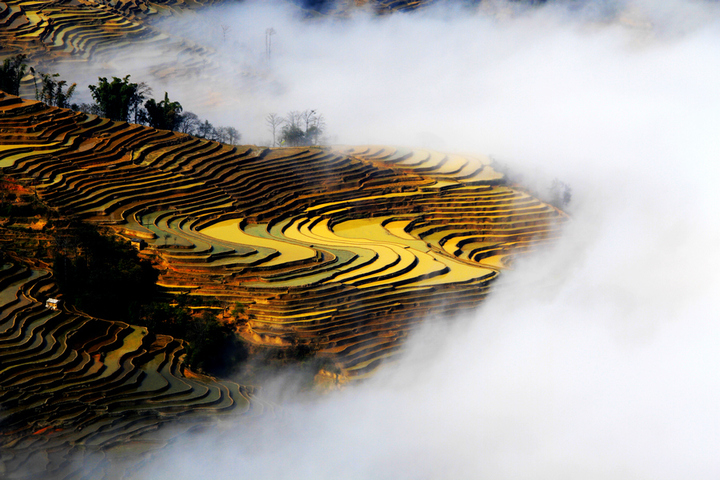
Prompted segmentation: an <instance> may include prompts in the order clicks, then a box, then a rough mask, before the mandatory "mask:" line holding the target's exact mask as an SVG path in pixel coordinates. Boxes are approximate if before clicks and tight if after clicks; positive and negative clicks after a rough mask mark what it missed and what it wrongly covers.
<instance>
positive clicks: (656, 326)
mask: <svg viewBox="0 0 720 480" xmlns="http://www.w3.org/2000/svg"><path fill="white" fill-rule="evenodd" d="M579 3H582V2H567V3H551V4H548V5H545V6H543V7H539V8H532V9H529V8H525V7H521V6H517V5H514V4H512V5H511V4H503V3H500V2H494V3H491V2H483V4H482V5H481V7H479V8H473V9H469V8H468V7H459V6H456V5H442V6H437V7H435V8H432V9H428V10H424V11H422V12H418V13H413V14H398V15H391V16H386V17H382V18H373V17H372V16H371V15H369V14H367V13H362V12H360V13H358V14H356V15H354V16H352V17H350V18H346V19H342V20H331V19H312V20H308V19H302V18H300V17H299V16H298V15H297V11H296V10H294V9H292V8H289V7H287V6H280V5H272V4H266V3H263V4H258V3H243V4H241V5H236V6H228V7H222V8H218V9H214V10H206V11H200V12H197V13H194V14H192V15H188V17H187V18H184V19H180V20H178V19H171V20H170V19H168V20H164V21H163V22H177V23H176V26H175V27H174V28H176V29H177V31H178V32H179V33H180V32H182V33H183V35H187V36H189V37H193V38H195V40H196V41H197V42H198V43H201V44H203V43H204V44H211V45H213V46H214V47H215V48H216V49H217V55H216V57H215V62H216V64H217V65H216V66H215V67H213V68H209V69H208V70H207V71H206V72H204V73H203V74H201V75H200V76H199V77H198V78H189V79H181V78H172V76H170V77H167V78H166V79H165V83H163V82H162V81H158V83H155V81H154V80H152V79H147V81H148V83H151V85H153V86H154V88H155V89H156V91H157V92H159V91H161V90H168V91H169V92H170V96H171V97H172V98H174V99H179V100H181V102H182V104H183V106H185V108H186V110H192V111H194V112H196V113H198V114H200V115H201V116H204V117H206V118H210V119H211V120H212V121H213V122H217V123H219V124H225V125H234V126H236V127H237V128H238V129H239V130H240V131H241V132H242V133H243V136H244V137H243V141H244V142H248V143H263V142H267V139H268V138H269V133H268V131H267V128H266V126H265V124H264V117H265V116H266V115H267V114H268V113H271V112H277V113H280V114H284V113H286V112H287V111H290V110H304V109H315V110H317V111H318V112H321V113H322V114H323V115H324V117H325V120H326V122H327V125H328V129H327V133H328V134H329V135H330V136H331V138H332V140H333V141H334V142H337V143H348V144H363V143H389V144H394V145H397V144H401V145H410V146H427V147H435V148H439V149H444V150H449V151H471V152H478V153H489V154H492V155H493V156H494V157H495V158H496V159H498V160H501V161H502V162H504V163H506V164H509V165H512V168H513V169H514V170H515V171H517V172H521V173H522V174H523V175H524V179H523V180H524V181H526V182H530V183H533V182H535V181H537V182H538V185H540V187H538V188H542V185H544V184H546V181H547V179H552V178H555V177H558V178H560V179H562V180H564V181H565V182H566V183H568V184H570V185H571V187H572V189H573V199H572V203H571V205H570V212H571V213H572V216H573V220H572V222H571V223H570V225H569V226H568V227H567V228H566V231H565V235H564V237H563V238H562V240H561V241H560V242H559V243H558V244H557V245H555V246H554V247H553V248H552V249H551V250H545V251H542V252H538V253H537V254H536V255H534V256H533V257H532V258H529V259H526V260H524V261H522V262H520V263H518V264H517V265H516V268H515V269H514V271H512V272H509V273H506V274H504V275H503V282H502V286H501V287H499V288H498V289H497V291H496V292H495V293H494V294H493V295H491V296H490V298H489V299H488V300H487V302H486V303H485V304H484V305H483V306H482V308H480V309H479V310H478V311H477V312H475V313H474V314H473V315H471V316H469V318H465V319H461V320H460V321H458V322H456V323H453V324H452V325H448V324H447V323H446V322H444V321H443V319H428V327H427V328H426V329H425V330H424V331H422V332H418V334H417V335H416V336H415V337H414V338H413V339H412V341H411V342H410V345H409V347H408V350H409V351H408V353H407V355H405V357H403V360H401V361H400V362H399V363H398V364H396V365H393V366H388V367H387V368H385V369H384V370H382V371H381V372H380V373H379V375H378V376H377V377H375V378H373V379H370V380H368V381H366V382H363V383H361V384H358V385H356V386H353V387H350V388H348V389H347V390H346V391H343V392H341V393H338V394H333V395H329V396H326V397H324V398H323V399H321V400H320V401H318V402H314V403H312V404H306V403H301V402H298V403H295V402H293V401H292V400H289V401H287V402H286V403H285V404H284V405H283V414H282V415H281V416H280V419H272V418H266V419H259V420H258V421H257V422H256V423H254V424H252V425H250V426H248V425H247V424H232V423H226V424H223V425H222V426H221V428H219V429H218V430H219V431H218V432H212V433H207V434H198V435H195V436H191V437H188V438H187V439H186V443H185V444H182V445H177V446H176V447H175V448H170V449H168V450H167V451H165V452H163V453H162V454H161V455H160V456H158V458H157V459H156V460H155V462H154V463H153V464H152V465H151V468H150V469H149V471H147V472H144V473H143V476H142V477H141V478H147V479H175V480H178V479H195V478H205V479H223V480H224V479H230V478H238V477H250V478H274V479H284V478H303V479H330V478H348V479H369V478H373V479H385V478H386V479H441V478H462V479H471V478H472V479H478V478H483V479H559V478H573V479H576V478H582V479H631V478H632V479H653V480H657V479H680V478H690V479H716V478H718V475H720V456H718V452H719V451H720V407H719V406H718V398H720V373H718V365H720V350H718V348H717V347H718V345H720V321H719V319H720V308H719V307H718V302H717V300H716V296H717V294H718V292H720V275H719V274H718V272H719V271H720V270H719V269H720V251H719V249H718V245H720V222H719V221H718V218H720V216H719V214H720V208H719V207H720V198H719V193H718V191H719V190H718V185H719V184H720V163H719V162H718V159H720V135H719V134H718V132H720V89H718V87H717V79H718V78H720V11H719V8H718V5H717V3H715V2H690V1H687V2H681V1H677V2H662V4H661V5H660V4H658V2H650V1H647V2H622V1H617V2H610V1H608V2H585V3H582V5H578V4H579ZM218 23H222V24H225V25H228V26H229V27H230V28H229V30H228V31H227V34H226V38H225V39H224V40H223V38H222V33H221V31H220V29H219V28H218V27H217V24H218ZM168 25H169V24H168V23H164V24H163V28H168ZM270 27H272V28H273V29H274V30H275V32H276V34H275V35H273V37H272V41H273V47H272V53H271V58H270V59H268V58H267V55H266V51H265V43H264V42H265V31H266V29H267V28H270ZM106 67H108V68H115V67H117V68H118V70H117V73H116V74H117V75H120V74H126V73H132V74H133V78H134V79H141V78H142V77H141V75H142V72H143V69H144V68H146V67H149V66H147V65H142V64H137V65H133V66H128V65H115V66H106ZM121 70H122V71H121ZM136 72H137V73H136ZM96 73H97V72H95V71H92V72H89V73H88V76H92V75H94V74H96ZM101 74H104V75H111V74H113V71H112V70H106V71H105V73H101ZM64 76H65V77H68V75H64ZM448 301H452V299H448Z"/></svg>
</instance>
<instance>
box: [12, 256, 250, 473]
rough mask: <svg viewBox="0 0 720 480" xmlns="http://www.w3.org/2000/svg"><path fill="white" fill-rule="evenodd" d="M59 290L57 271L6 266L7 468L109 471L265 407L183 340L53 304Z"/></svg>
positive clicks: (129, 466) (130, 466)
mask: <svg viewBox="0 0 720 480" xmlns="http://www.w3.org/2000/svg"><path fill="white" fill-rule="evenodd" d="M56 293H57V290H56V287H55V285H54V283H53V281H52V274H51V273H50V272H48V271H43V270H40V269H37V268H34V267H32V266H31V265H27V264H24V263H19V262H10V263H4V264H2V265H0V405H2V409H1V410H0V477H2V478H8V479H11V478H12V479H17V478H106V475H108V474H110V472H113V473H112V474H113V475H118V474H119V473H122V472H123V471H132V470H133V469H135V468H137V467H139V466H140V465H141V464H142V462H143V461H145V460H146V459H147V456H148V454H149V452H152V451H154V450H157V449H159V448H162V447H163V446H165V445H166V444H167V443H168V442H170V441H172V440H173V438H175V437H177V436H178V435H180V434H182V433H184V432H187V431H189V430H192V429H194V428H198V427H201V426H206V425H208V423H210V422H213V421H214V420H215V419H217V418H218V417H219V416H223V415H227V414H230V413H233V414H244V415H257V414H260V413H262V411H263V404H262V403H260V402H257V401H255V400H251V395H252V393H253V390H252V389H251V388H249V387H243V386H240V385H237V384H235V383H232V382H226V381H217V380H214V379H212V378H209V377H204V376H200V375H197V374H191V373H190V372H187V371H186V370H185V368H184V367H183V364H182V356H181V352H182V349H183V346H182V342H181V341H178V340H175V339H173V338H172V337H168V336H165V335H154V334H152V333H151V332H148V331H147V329H145V328H142V327H137V326H132V325H128V324H126V323H123V322H110V321H105V320H100V319H97V318H92V317H89V316H87V315H83V314H81V313H77V312H73V311H67V310H62V309H61V310H50V309H47V308H45V306H44V301H45V299H47V298H48V297H52V296H54V295H55V294H56ZM112 478H118V477H112Z"/></svg>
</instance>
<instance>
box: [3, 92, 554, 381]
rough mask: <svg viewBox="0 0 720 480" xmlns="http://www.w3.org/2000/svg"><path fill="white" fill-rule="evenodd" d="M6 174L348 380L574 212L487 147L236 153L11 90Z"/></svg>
mask: <svg viewBox="0 0 720 480" xmlns="http://www.w3.org/2000/svg"><path fill="white" fill-rule="evenodd" d="M0 167H2V168H3V171H4V172H5V173H6V174H8V175H11V176H12V177H14V178H18V179H26V180H27V181H32V182H34V183H35V185H36V191H37V194H38V195H39V196H40V197H41V199H42V200H43V201H44V202H46V203H47V204H48V205H50V206H52V207H54V208H57V209H58V210H59V211H61V212H62V213H64V214H74V215H77V216H79V217H81V218H83V219H85V220H86V221H88V222H91V223H96V224H102V225H107V226H110V227H112V228H113V229H114V230H115V231H116V232H117V234H118V235H121V236H123V237H125V238H142V239H145V240H146V241H147V243H148V248H146V249H145V250H143V251H142V254H143V255H145V256H150V257H154V259H155V260H156V262H157V263H158V265H159V268H161V269H162V274H161V277H160V281H159V283H160V285H161V287H162V288H164V289H165V290H166V291H167V292H170V293H189V294H190V295H194V296H206V297H213V298H217V299H220V300H222V301H224V302H227V303H226V304H227V305H230V306H232V305H233V304H234V302H240V303H242V304H243V305H244V306H245V311H246V314H247V317H248V320H247V322H246V323H245V325H244V326H243V328H242V330H241V331H240V335H242V336H243V337H244V338H245V339H246V340H247V341H248V342H252V343H255V344H258V345H265V346H276V347H277V346H279V347H283V346H291V345H295V346H297V345H307V346H309V347H311V348H312V349H313V351H317V352H318V354H319V355H321V356H327V357H329V358H331V359H332V360H333V361H334V362H335V363H336V364H337V365H338V366H339V367H340V369H341V370H342V372H343V375H345V376H347V377H349V378H362V377H364V376H366V375H369V374H371V373H372V372H373V370H374V369H375V368H377V366H378V365H379V364H380V363H381V362H382V361H384V360H386V359H388V358H392V357H394V356H395V355H396V354H397V353H398V352H399V351H400V350H401V348H402V345H403V339H404V338H405V337H406V336H407V335H408V333H409V332H410V331H411V330H412V327H413V326H414V325H415V324H417V323H418V322H420V321H422V320H423V319H424V318H427V317H429V316H434V315H440V314H443V315H453V314H456V313H459V312H462V311H466V310H467V309H471V308H473V307H475V306H477V305H478V304H479V302H481V301H482V300H483V299H484V298H485V296H486V295H487V294H488V292H489V290H490V287H491V284H492V281H493V280H494V279H496V278H497V277H498V275H499V274H500V272H501V271H502V270H503V269H504V268H506V267H507V266H508V265H509V264H510V263H511V262H512V260H513V258H514V257H515V256H516V255H518V254H524V253H526V252H529V251H532V250H536V249H537V248H539V247H540V246H541V245H543V244H545V243H547V242H551V241H552V240H553V239H555V238H557V236H558V235H559V233H560V228H561V226H562V224H563V222H564V221H565V220H566V218H567V217H566V215H565V214H564V213H562V212H561V211H559V210H557V209H556V208H554V207H553V206H551V205H548V204H545V203H543V202H541V201H539V200H538V199H536V198H534V197H533V196H531V195H529V194H528V193H527V192H525V191H523V190H520V189H518V188H516V187H514V186H511V185H507V184H506V183H505V181H504V178H503V175H502V174H501V173H500V172H497V171H495V170H494V169H493V167H492V162H491V161H490V159H488V158H487V157H481V156H470V155H446V154H443V153H439V152H434V151H427V150H420V149H403V148H394V147H383V146H368V147H335V148H319V147H302V148H299V147H298V148H281V149H280V148H278V149H270V148H262V147H255V146H229V145H223V144H219V143H215V142H211V141H207V140H202V139H198V138H194V137H190V136H187V135H184V134H179V133H173V132H168V131H161V130H154V129H152V128H147V127H140V126H137V125H132V124H127V123H123V122H110V121H108V120H105V119H102V118H98V117H95V116H92V115H86V114H83V113H76V112H71V111H68V110H63V109H58V108H51V107H47V106H45V105H44V104H41V103H38V102H32V101H22V100H20V99H19V98H16V97H12V96H8V95H3V96H1V97H0Z"/></svg>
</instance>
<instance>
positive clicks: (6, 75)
mask: <svg viewBox="0 0 720 480" xmlns="http://www.w3.org/2000/svg"><path fill="white" fill-rule="evenodd" d="M25 58H27V55H22V54H21V55H16V56H14V57H10V58H6V59H5V60H4V61H3V63H2V65H0V90H2V91H3V92H7V93H9V94H11V95H18V94H19V91H20V81H21V80H22V77H24V76H25V72H26V70H27V65H26V64H25Z"/></svg>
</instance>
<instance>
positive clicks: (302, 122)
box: [265, 110, 325, 147]
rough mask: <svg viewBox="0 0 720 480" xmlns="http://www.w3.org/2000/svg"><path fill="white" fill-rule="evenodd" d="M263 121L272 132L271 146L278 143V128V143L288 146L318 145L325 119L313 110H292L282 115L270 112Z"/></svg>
mask: <svg viewBox="0 0 720 480" xmlns="http://www.w3.org/2000/svg"><path fill="white" fill-rule="evenodd" d="M265 122H266V123H267V125H268V127H270V131H271V132H272V136H273V140H272V146H276V145H277V144H278V138H277V133H278V129H279V130H280V139H279V144H280V145H282V146H289V147H298V146H303V145H318V144H319V143H321V137H322V134H323V132H324V130H325V119H324V118H323V116H322V115H321V114H319V113H317V112H316V111H315V110H304V111H302V112H297V111H293V112H290V113H288V114H287V115H286V116H284V117H281V116H279V115H278V114H277V113H271V114H270V115H268V116H267V117H266V118H265Z"/></svg>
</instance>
